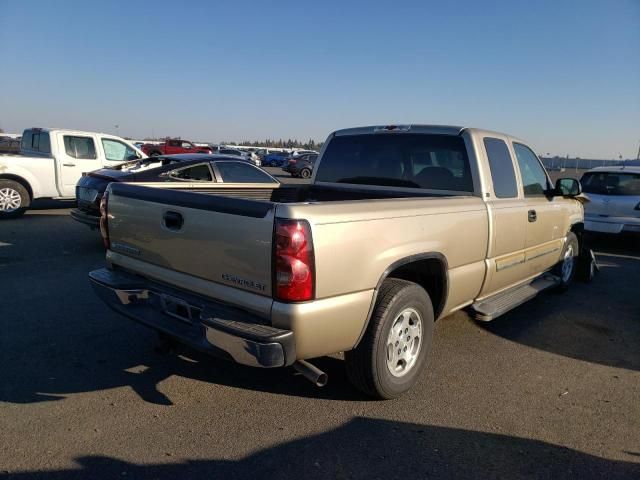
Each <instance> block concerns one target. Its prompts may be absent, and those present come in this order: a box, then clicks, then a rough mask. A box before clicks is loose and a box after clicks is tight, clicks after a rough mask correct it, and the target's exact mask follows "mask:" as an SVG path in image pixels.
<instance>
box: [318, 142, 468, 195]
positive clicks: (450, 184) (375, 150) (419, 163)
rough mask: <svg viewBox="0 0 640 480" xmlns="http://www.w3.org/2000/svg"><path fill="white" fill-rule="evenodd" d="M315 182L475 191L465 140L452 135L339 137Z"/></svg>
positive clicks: (332, 143)
mask: <svg viewBox="0 0 640 480" xmlns="http://www.w3.org/2000/svg"><path fill="white" fill-rule="evenodd" d="M316 182H332V183H352V184H364V185H381V186H392V187H410V188H424V189H430V190H447V191H456V192H473V181H472V178H471V169H470V166H469V158H468V157H467V150H466V147H465V144H464V140H463V139H462V137H459V136H453V135H426V134H395V133H394V134H381V135H377V134H365V135H345V136H337V137H334V138H333V139H332V140H331V141H330V143H329V145H328V146H327V149H326V151H325V152H324V155H323V156H322V159H321V161H320V164H319V166H318V172H317V174H316Z"/></svg>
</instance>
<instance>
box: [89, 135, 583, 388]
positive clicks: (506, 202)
mask: <svg viewBox="0 0 640 480" xmlns="http://www.w3.org/2000/svg"><path fill="white" fill-rule="evenodd" d="M313 178H314V180H313V182H312V183H311V184H310V185H306V184H304V185H295V186H293V187H295V188H288V189H286V190H285V189H273V192H272V193H271V197H270V199H269V200H266V201H265V200H260V201H256V200H255V199H252V198H251V196H250V195H246V196H244V197H243V198H224V197H222V196H221V195H220V194H221V193H223V192H224V191H225V187H224V186H222V187H221V188H220V189H219V190H216V191H215V192H214V193H194V192H177V191H174V190H166V189H162V190H159V189H151V188H145V187H142V186H138V185H130V184H124V183H112V184H111V185H110V186H109V187H108V189H107V193H108V196H107V198H106V199H105V200H104V202H103V205H104V208H103V212H104V213H103V216H102V220H101V221H102V222H103V225H104V228H103V230H102V232H103V237H104V241H105V243H106V245H107V246H108V251H107V260H108V262H107V268H103V269H99V270H95V271H93V272H91V273H90V275H89V277H90V279H91V282H92V285H93V287H94V289H95V291H96V293H97V294H98V295H99V296H100V298H102V299H103V300H104V301H105V302H106V304H107V305H108V306H109V307H111V308H113V309H114V310H115V311H116V312H118V313H120V314H122V315H124V316H127V317H129V318H131V319H133V320H135V321H138V322H140V323H142V324H144V325H147V326H148V327H151V328H152V329H155V330H157V331H159V332H161V333H162V334H164V335H165V336H168V337H170V338H173V339H175V340H176V341H179V342H184V343H186V344H189V345H192V346H194V347H196V348H198V349H200V350H202V351H205V352H208V353H210V354H211V355H216V356H220V357H223V358H226V359H228V360H231V361H234V362H237V363H241V364H245V365H251V366H254V367H283V366H287V365H292V366H294V367H295V368H296V369H298V370H299V371H300V372H301V373H302V374H303V375H304V376H305V377H306V378H309V379H310V380H312V381H313V382H314V383H315V384H317V385H322V384H324V383H326V380H327V377H326V374H325V373H324V372H322V371H320V370H319V369H318V368H316V367H315V366H313V365H312V364H310V363H308V362H307V360H308V359H312V358H315V357H321V356H324V355H329V354H335V353H336V352H345V362H346V367H347V373H348V376H349V378H350V380H351V381H352V382H353V383H354V385H356V386H357V387H358V388H359V389H361V390H362V391H363V392H365V393H367V394H369V395H371V396H373V397H377V398H392V397H397V396H399V395H401V394H402V393H403V392H406V391H407V390H408V389H409V388H411V386H412V385H414V384H415V383H416V381H417V380H418V379H419V378H420V377H421V376H422V374H423V372H424V370H425V368H426V365H427V358H428V356H429V350H430V349H431V343H432V338H433V331H434V321H435V320H437V319H439V318H442V317H445V316H447V315H449V314H451V313H452V312H455V311H456V310H460V309H462V308H467V309H469V310H470V311H471V313H472V314H473V316H474V317H475V318H476V319H477V320H481V321H489V320H492V319H494V318H496V317H498V316H500V315H502V314H504V313H505V312H507V311H509V310H511V309H513V308H515V307H517V306H518V305H521V304H522V303H523V302H525V301H526V300H529V299H531V298H533V297H534V296H536V295H537V294H538V293H539V292H541V291H543V290H546V289H548V288H556V289H566V288H568V286H569V284H570V283H571V281H572V280H573V278H574V273H575V262H574V259H575V257H576V256H577V255H578V252H579V250H580V248H582V243H581V242H582V230H583V221H584V217H583V208H582V204H581V202H582V201H583V200H584V198H583V197H582V196H581V190H580V183H579V182H578V181H577V180H576V179H571V178H569V179H559V180H558V181H557V182H556V184H555V186H552V184H551V183H550V180H549V177H548V176H547V173H546V171H545V169H544V167H543V166H542V164H541V163H540V160H539V159H538V157H537V156H536V155H535V153H533V150H531V148H529V147H528V146H527V145H526V144H525V143H524V142H523V141H522V140H518V139H516V138H513V137H511V136H509V135H504V134H500V133H496V132H489V131H484V130H478V129H473V128H462V127H451V126H430V125H424V126H420V125H411V126H395V125H392V126H384V127H361V128H352V129H347V130H339V131H337V132H334V133H332V134H331V135H330V136H329V138H328V139H327V144H326V147H325V149H324V151H323V154H322V156H321V157H320V158H319V159H318V160H317V162H316V172H315V174H314V177H313ZM168 211H169V212H175V214H176V215H179V217H178V218H177V219H175V218H171V219H167V218H166V215H167V212H168ZM182 225H184V228H182ZM159 299H160V301H158V300H159Z"/></svg>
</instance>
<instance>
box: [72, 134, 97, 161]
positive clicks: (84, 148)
mask: <svg viewBox="0 0 640 480" xmlns="http://www.w3.org/2000/svg"><path fill="white" fill-rule="evenodd" d="M64 149H65V151H66V152H67V155H69V156H70V157H73V158H78V159H81V160H92V159H96V158H98V157H96V146H95V144H94V143H93V138H91V137H71V136H67V135H65V136H64Z"/></svg>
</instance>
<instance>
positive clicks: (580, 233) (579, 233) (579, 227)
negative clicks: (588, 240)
mask: <svg viewBox="0 0 640 480" xmlns="http://www.w3.org/2000/svg"><path fill="white" fill-rule="evenodd" d="M569 232H571V233H573V234H575V236H576V237H578V251H579V252H581V251H582V247H583V245H584V222H576V223H573V224H571V227H570V228H569Z"/></svg>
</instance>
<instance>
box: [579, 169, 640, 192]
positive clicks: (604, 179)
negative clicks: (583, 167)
mask: <svg viewBox="0 0 640 480" xmlns="http://www.w3.org/2000/svg"><path fill="white" fill-rule="evenodd" d="M580 183H581V184H582V190H583V191H584V192H585V193H595V194H600V195H640V173H631V172H622V171H620V172H587V173H585V174H584V175H583V176H582V179H581V180H580Z"/></svg>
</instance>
